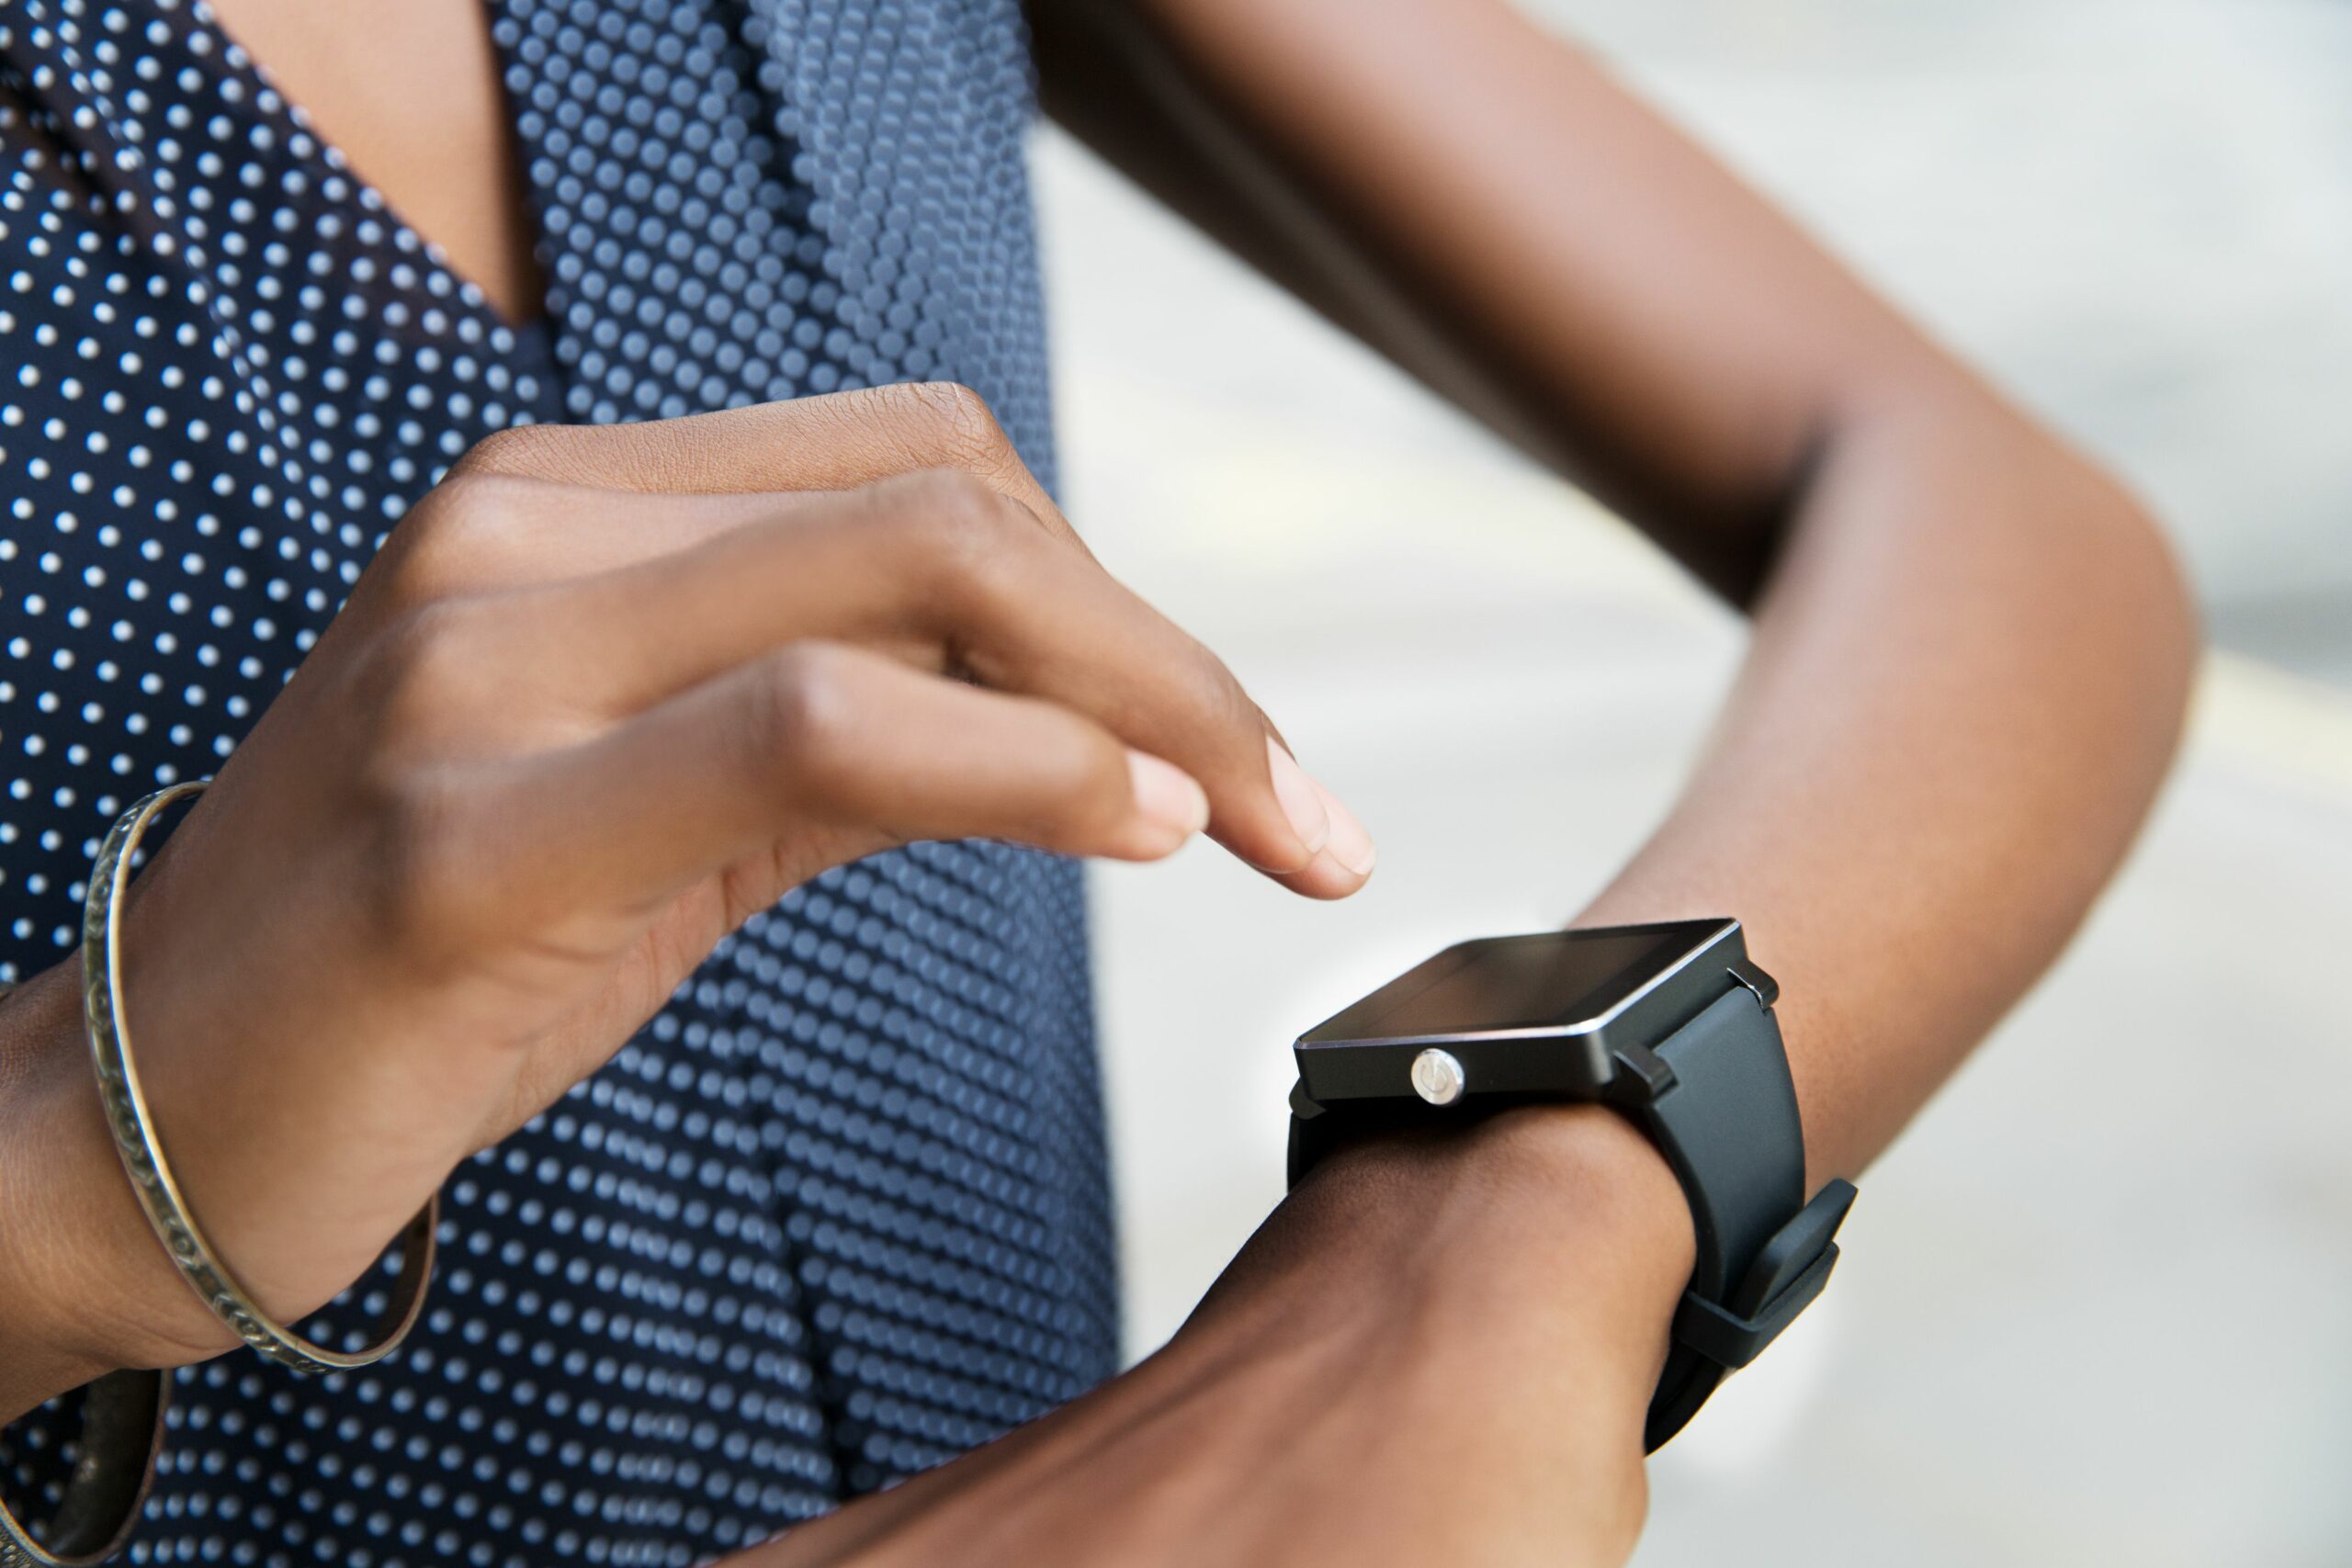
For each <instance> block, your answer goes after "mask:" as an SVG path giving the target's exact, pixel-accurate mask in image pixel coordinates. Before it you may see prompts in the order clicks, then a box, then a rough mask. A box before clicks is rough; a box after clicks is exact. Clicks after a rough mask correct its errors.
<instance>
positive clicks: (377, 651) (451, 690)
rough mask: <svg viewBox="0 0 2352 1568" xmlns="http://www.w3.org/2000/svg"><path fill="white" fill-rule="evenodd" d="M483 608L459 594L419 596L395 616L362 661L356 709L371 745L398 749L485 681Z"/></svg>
mask: <svg viewBox="0 0 2352 1568" xmlns="http://www.w3.org/2000/svg"><path fill="white" fill-rule="evenodd" d="M486 631H487V626H486V624H485V620H484V616H483V613H482V611H481V610H480V609H479V608H478V607H477V606H475V605H473V604H469V603H467V602H465V601H463V600H460V599H449V598H435V599H430V600H427V601H426V602H425V603H424V604H420V605H418V606H416V607H415V608H413V609H412V610H410V611H408V612H407V613H406V614H405V615H401V617H400V619H399V620H398V621H397V622H395V623H394V624H393V625H392V626H390V628H388V629H387V630H386V631H385V633H384V634H383V635H382V636H381V637H379V638H378V639H377V641H376V643H375V644H374V646H373V648H372V649H370V652H369V655H368V658H367V659H366V660H363V663H362V670H361V689H360V692H359V694H358V703H359V707H360V711H361V712H362V713H363V714H365V715H367V716H369V717H370V718H371V719H372V721H373V726H374V728H375V731H376V735H377V739H378V741H379V744H382V745H385V746H386V747H387V749H389V750H394V751H399V750H403V749H404V744H405V743H408V742H413V741H416V740H419V739H423V738H424V737H426V736H429V735H432V734H434V733H435V732H437V731H438V730H439V729H440V728H443V727H444V726H446V725H447V724H448V723H449V721H450V720H451V719H452V718H453V717H454V716H457V715H458V714H459V713H461V712H464V711H467V710H469V709H470V707H471V705H472V703H473V699H474V697H475V695H476V694H477V693H479V692H480V691H481V688H482V686H483V685H484V684H485V682H486V681H487V675H488V668H489V664H490V650H489V648H488V639H487V637H486V635H485V633H486Z"/></svg>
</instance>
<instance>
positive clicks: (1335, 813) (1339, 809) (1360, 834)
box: [1315, 784, 1380, 876]
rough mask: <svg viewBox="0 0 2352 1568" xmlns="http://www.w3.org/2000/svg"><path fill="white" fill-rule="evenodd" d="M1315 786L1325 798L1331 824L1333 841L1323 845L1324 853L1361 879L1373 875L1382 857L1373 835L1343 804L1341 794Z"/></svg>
mask: <svg viewBox="0 0 2352 1568" xmlns="http://www.w3.org/2000/svg"><path fill="white" fill-rule="evenodd" d="M1315 787H1316V789H1317V791H1319V792H1320V793H1321V795H1322V796H1323V809H1324V812H1325V813H1326V814H1327V815H1328V816H1329V818H1330V821H1331V839H1330V841H1329V843H1327V844H1325V845H1324V846H1323V850H1324V852H1325V853H1326V854H1329V856H1330V857H1331V858H1332V859H1333V860H1335V861H1338V862H1339V863H1340V864H1341V865H1343V866H1346V867H1347V868H1348V869H1349V870H1350V871H1352V872H1354V873H1355V874H1357V875H1358V876H1370V875H1371V874H1372V864H1373V862H1374V861H1376V860H1378V859H1379V858H1380V852H1379V850H1378V849H1377V848H1376V847H1375V846H1374V844H1373V841H1372V835H1371V834H1370V833H1367V832H1365V831H1364V830H1363V823H1361V822H1359V821H1357V820H1356V814H1355V813H1354V812H1352V811H1351V810H1349V809H1348V808H1347V807H1345V806H1342V805H1341V804H1340V797H1339V796H1338V795H1333V794H1332V793H1331V792H1330V791H1329V790H1328V789H1324V788H1323V786H1322V785H1321V784H1317V785H1316V786H1315Z"/></svg>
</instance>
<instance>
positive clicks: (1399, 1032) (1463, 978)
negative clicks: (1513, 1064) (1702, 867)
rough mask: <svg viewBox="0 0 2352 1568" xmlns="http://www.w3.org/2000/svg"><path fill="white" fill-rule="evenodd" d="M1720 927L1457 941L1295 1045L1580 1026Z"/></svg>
mask: <svg viewBox="0 0 2352 1568" xmlns="http://www.w3.org/2000/svg"><path fill="white" fill-rule="evenodd" d="M1725 923H1726V922H1724V921H1722V920H1678V921H1675V922H1673V923H1671V924H1667V925H1653V926H1631V927H1621V928H1618V929H1616V930H1612V931H1590V932H1587V931H1544V932H1541V933H1539V934H1537V935H1534V936H1510V937H1496V938H1492V939H1490V940H1487V941H1484V942H1464V943H1462V944H1461V945H1460V946H1458V947H1453V948H1448V949H1447V950H1446V951H1445V952H1443V953H1439V954H1438V955H1437V956H1436V957H1435V958H1432V959H1430V961H1429V962H1428V963H1426V964H1420V965H1419V966H1418V967H1417V968H1414V969H1411V970H1408V971H1407V972H1406V973H1405V974H1403V975H1400V976H1397V978H1396V979H1394V980H1391V981H1390V982H1389V983H1388V984H1387V985H1385V986H1383V987H1381V988H1380V989H1378V990H1376V991H1374V992H1373V994H1372V995H1370V996H1368V997H1366V998H1363V1000H1362V1001H1360V1002H1358V1003H1356V1004H1355V1005H1354V1006H1353V1007H1351V1008H1349V1009H1348V1010H1346V1011H1345V1012H1342V1013H1340V1015H1339V1016H1338V1017H1336V1018H1333V1019H1330V1020H1329V1021H1326V1022H1324V1023H1322V1024H1320V1025H1318V1026H1317V1028H1316V1029H1315V1030H1314V1031H1313V1032H1311V1033H1309V1034H1307V1035H1306V1036H1305V1037H1304V1038H1302V1039H1301V1040H1300V1042H1299V1043H1300V1044H1302V1045H1314V1044H1317V1043H1323V1042H1329V1041H1340V1040H1365V1039H1399V1038H1410V1037H1413V1036H1419V1035H1431V1034H1461V1033H1470V1032H1476V1031H1480V1030H1493V1029H1540V1028H1543V1027H1544V1026H1546V1025H1568V1024H1575V1023H1581V1022H1584V1021H1587V1020H1589V1019H1593V1018H1597V1017H1599V1016H1600V1015H1601V1014H1603V1013H1606V1012H1607V1011H1608V1010H1610V1009H1611V1008H1613V1007H1615V1006H1616V1005H1617V1004H1618V1003H1620V1002H1622V1001H1623V1000H1624V999H1625V998H1628V997H1630V996H1632V995H1634V993H1635V992H1636V991H1639V990H1640V989H1641V988H1642V987H1644V986H1645V985H1646V984H1647V983H1648V982H1649V981H1650V980H1652V979H1653V978H1655V977H1656V976H1657V975H1658V974H1659V973H1660V972H1661V971H1662V970H1665V969H1667V968H1669V967H1671V966H1672V965H1673V964H1674V963H1675V961H1676V960H1678V959H1679V958H1681V957H1683V956H1684V955H1685V954H1687V953H1691V952H1693V951H1694V950H1696V949H1697V948H1699V947H1702V946H1703V945H1704V944H1705V943H1706V942H1708V941H1709V940H1710V939H1712V938H1713V937H1714V936H1716V935H1718V934H1720V933H1721V932H1722V931H1723V930H1724V926H1725Z"/></svg>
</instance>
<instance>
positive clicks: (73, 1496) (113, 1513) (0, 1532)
mask: <svg viewBox="0 0 2352 1568" xmlns="http://www.w3.org/2000/svg"><path fill="white" fill-rule="evenodd" d="M169 1386H170V1382H169V1379H168V1378H167V1377H166V1376H165V1375H164V1373H162V1372H157V1371H143V1370H140V1371H120V1372H108V1373H107V1375H106V1376H104V1377H102V1378H100V1379H98V1380H97V1381H96V1382H94V1383H92V1384H90V1387H89V1392H88V1393H85V1394H84V1395H83V1399H82V1440H81V1449H82V1451H81V1454H80V1456H79V1457H78V1458H77V1459H76V1460H75V1461H74V1472H73V1474H72V1475H71V1476H69V1477H68V1478H67V1480H66V1483H65V1494H64V1495H63V1496H62V1497H61V1498H60V1499H59V1500H58V1504H57V1514H56V1517H54V1518H52V1519H51V1520H50V1522H49V1524H48V1525H47V1527H46V1528H44V1529H42V1530H41V1539H40V1540H34V1539H33V1533H32V1531H30V1530H28V1529H26V1528H25V1527H24V1526H23V1525H22V1524H20V1523H19V1522H17V1518H16V1517H15V1516H14V1515H12V1514H10V1513H9V1512H8V1508H7V1505H6V1504H5V1503H0V1568H95V1565H96V1564H97V1563H100V1562H105V1561H106V1560H107V1558H109V1557H112V1556H113V1555H114V1554H115V1553H116V1552H118V1551H121V1550H122V1545H123V1542H125V1541H126V1540H129V1539H130V1530H131V1527H132V1526H134V1525H136V1524H137V1523H138V1522H139V1511H140V1508H141V1505H143V1504H144V1503H145V1502H146V1500H147V1487H148V1484H149V1483H151V1482H153V1480H154V1478H155V1456H156V1454H157V1453H159V1452H160V1451H161V1450H162V1449H163V1446H164V1405H165V1403H166V1397H167V1395H166V1390H167V1389H168V1388H169Z"/></svg>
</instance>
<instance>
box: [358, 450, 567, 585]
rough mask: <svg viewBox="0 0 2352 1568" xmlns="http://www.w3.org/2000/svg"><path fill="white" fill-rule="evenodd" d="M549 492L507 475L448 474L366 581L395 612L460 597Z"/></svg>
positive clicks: (491, 566)
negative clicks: (396, 608)
mask: <svg viewBox="0 0 2352 1568" xmlns="http://www.w3.org/2000/svg"><path fill="white" fill-rule="evenodd" d="M547 489H548V486H547V485H546V484H545V483H544V482H543V481H539V480H532V479H517V478H515V477H513V476H511V475H506V474H500V473H488V472H484V473H473V474H462V473H456V472H453V473H451V474H450V475H449V477H447V479H443V480H442V481H441V482H440V483H439V484H437V485H435V487H434V488H433V490H432V491H430V492H429V493H428V494H427V495H426V496H425V497H424V500H423V501H421V502H417V504H416V505H415V506H414V507H413V508H412V509H410V512H409V513H408V515H407V516H406V517H403V518H402V519H401V522H400V525H399V526H397V527H395V528H394V529H393V530H392V533H391V536H390V538H389V539H387V540H386V541H385V547H384V550H383V553H382V554H381V555H380V556H379V558H378V559H377V562H376V565H375V566H374V567H372V568H371V569H370V570H369V572H368V576H369V577H370V578H372V579H374V580H375V581H376V583H377V591H378V592H379V593H381V594H385V595H388V596H389V597H390V599H391V600H392V602H393V603H395V604H408V605H414V604H424V603H426V602H429V601H431V600H434V599H437V598H442V597H445V596H447V595H449V594H453V593H458V592H464V591H465V590H466V589H467V588H468V587H469V586H471V585H473V584H475V583H477V582H479V581H482V579H483V578H484V577H485V576H486V575H488V574H490V573H491V572H492V571H493V570H495V568H496V564H497V562H498V560H499V559H500V556H501V551H502V548H503V544H504V542H505V541H506V539H507V538H508V537H509V536H511V535H512V533H513V531H514V527H513V525H514V524H515V521H516V520H517V519H519V518H520V517H522V516H523V515H525V514H526V510H527V509H528V508H529V507H530V506H531V504H532V503H533V502H535V501H536V500H537V498H538V497H539V496H540V494H541V493H542V492H543V491H546V490H547Z"/></svg>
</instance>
